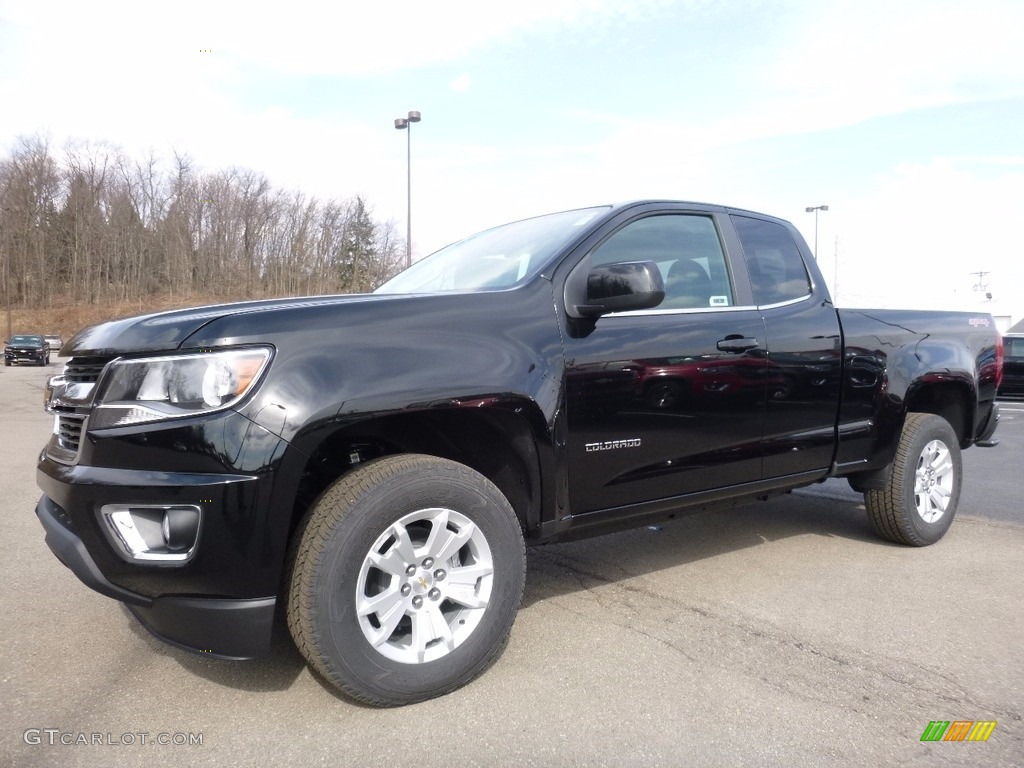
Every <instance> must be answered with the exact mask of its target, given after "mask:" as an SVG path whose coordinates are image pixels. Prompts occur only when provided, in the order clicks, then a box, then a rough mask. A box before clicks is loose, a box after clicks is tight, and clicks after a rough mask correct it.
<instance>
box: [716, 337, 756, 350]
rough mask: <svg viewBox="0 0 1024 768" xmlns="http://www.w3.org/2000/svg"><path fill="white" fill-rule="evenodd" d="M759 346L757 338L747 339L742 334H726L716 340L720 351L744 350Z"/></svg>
mask: <svg viewBox="0 0 1024 768" xmlns="http://www.w3.org/2000/svg"><path fill="white" fill-rule="evenodd" d="M759 346H761V345H760V344H758V343H757V339H749V338H746V337H744V336H739V335H736V336H726V337H725V338H724V339H722V340H721V341H719V342H718V349H719V350H720V351H721V352H746V351H747V350H748V349H757V347H759Z"/></svg>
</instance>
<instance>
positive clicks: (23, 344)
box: [4, 336, 50, 365]
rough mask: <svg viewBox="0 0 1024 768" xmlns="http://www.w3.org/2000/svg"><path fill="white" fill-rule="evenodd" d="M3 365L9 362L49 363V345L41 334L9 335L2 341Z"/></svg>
mask: <svg viewBox="0 0 1024 768" xmlns="http://www.w3.org/2000/svg"><path fill="white" fill-rule="evenodd" d="M4 343H5V345H6V346H4V365H10V364H11V363H35V364H36V365H49V364H50V345H49V344H47V343H46V339H44V338H43V337H42V336H11V340H10V341H7V342H4Z"/></svg>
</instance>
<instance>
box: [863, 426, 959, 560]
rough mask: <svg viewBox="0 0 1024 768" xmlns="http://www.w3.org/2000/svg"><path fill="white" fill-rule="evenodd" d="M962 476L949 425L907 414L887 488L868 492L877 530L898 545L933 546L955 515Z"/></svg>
mask: <svg viewBox="0 0 1024 768" xmlns="http://www.w3.org/2000/svg"><path fill="white" fill-rule="evenodd" d="M962 476H963V464H962V462H961V459H960V444H959V441H958V440H957V437H956V433H955V432H953V428H952V427H951V426H950V425H949V422H947V421H946V420H945V419H943V418H942V417H940V416H935V415H933V414H930V413H909V414H907V420H906V422H905V423H904V425H903V432H902V433H901V434H900V442H899V445H898V446H897V449H896V458H895V459H893V464H892V470H891V472H890V473H889V478H888V480H887V482H886V484H885V488H883V489H881V490H869V491H866V492H865V493H864V506H865V507H866V508H867V511H868V516H869V517H870V519H871V524H872V525H873V526H874V528H875V531H876V532H877V533H878V534H879V535H880V536H882V537H883V538H886V539H889V540H890V541H895V542H897V543H899V544H909V545H911V546H914V547H924V546H927V545H929V544H934V543H935V542H936V541H938V540H939V539H941V538H942V537H943V536H944V535H945V533H946V531H947V530H949V526H950V525H951V524H952V523H953V518H954V517H955V516H956V508H957V504H959V502H960V485H961V478H962Z"/></svg>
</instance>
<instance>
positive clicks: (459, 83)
mask: <svg viewBox="0 0 1024 768" xmlns="http://www.w3.org/2000/svg"><path fill="white" fill-rule="evenodd" d="M472 84H473V81H472V80H471V79H470V77H469V75H467V74H465V73H463V74H461V75H459V76H458V77H456V78H455V79H454V80H452V81H451V82H450V83H449V84H448V87H449V88H451V89H452V90H453V91H457V92H459V93H465V92H466V91H468V90H469V87H470V86H471V85H472Z"/></svg>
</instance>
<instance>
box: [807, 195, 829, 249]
mask: <svg viewBox="0 0 1024 768" xmlns="http://www.w3.org/2000/svg"><path fill="white" fill-rule="evenodd" d="M827 210H828V206H827V205H809V206H807V212H808V213H810V212H811V211H814V260H815V261H817V260H818V211H827Z"/></svg>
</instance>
